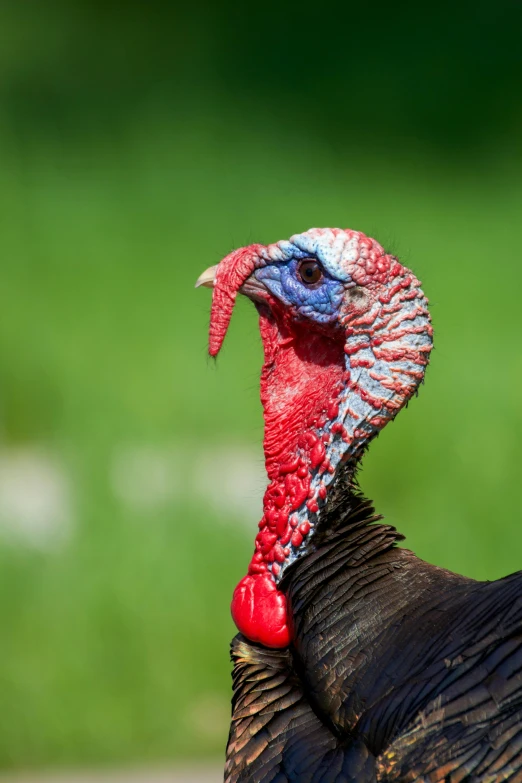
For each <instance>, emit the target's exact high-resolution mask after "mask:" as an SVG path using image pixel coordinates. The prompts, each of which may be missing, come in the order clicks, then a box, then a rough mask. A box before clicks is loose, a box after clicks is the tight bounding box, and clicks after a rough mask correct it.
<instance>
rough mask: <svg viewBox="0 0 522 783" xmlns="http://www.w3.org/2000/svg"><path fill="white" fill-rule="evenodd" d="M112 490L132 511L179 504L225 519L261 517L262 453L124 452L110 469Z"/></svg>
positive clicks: (239, 447)
mask: <svg viewBox="0 0 522 783" xmlns="http://www.w3.org/2000/svg"><path fill="white" fill-rule="evenodd" d="M110 483H111V487H112V491H113V493H114V495H115V497H117V498H118V499H119V501H120V502H121V503H123V504H124V505H125V506H127V507H128V508H131V509H132V510H134V511H138V512H148V511H154V510H158V509H161V508H165V507H168V506H169V505H172V504H173V503H174V502H179V501H181V502H183V503H187V504H189V505H193V506H194V505H196V506H197V505H201V504H202V503H203V504H204V505H206V506H209V507H210V508H212V509H213V510H214V511H217V512H218V513H219V516H220V517H228V516H230V517H232V519H233V521H234V522H236V521H237V519H240V520H244V521H245V524H247V525H249V526H250V525H251V524H252V519H253V518H260V516H261V505H262V497H263V491H264V488H265V486H266V476H265V471H264V467H263V461H262V457H261V453H260V452H257V451H254V450H253V449H251V448H249V447H248V446H245V445H243V444H235V445H228V446H224V447H221V448H216V447H214V448H212V447H205V448H204V449H201V450H199V449H195V448H194V447H193V446H192V447H190V446H187V447H181V446H179V445H178V446H172V447H168V446H167V447H165V446H153V445H150V444H149V445H133V446H125V447H123V446H122V447H120V448H119V449H118V450H117V451H116V452H115V454H114V456H113V459H112V464H111V467H110Z"/></svg>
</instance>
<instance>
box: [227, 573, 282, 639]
mask: <svg viewBox="0 0 522 783" xmlns="http://www.w3.org/2000/svg"><path fill="white" fill-rule="evenodd" d="M231 610H232V618H233V620H234V622H235V624H236V625H237V627H238V629H239V631H241V633H242V634H243V635H244V636H246V637H247V639H250V641H252V642H259V643H260V644H264V645H265V647H273V648H280V647H288V645H289V644H290V641H291V637H290V629H289V627H288V622H287V612H286V597H285V595H284V593H282V592H281V591H280V590H278V589H277V587H276V585H275V582H274V580H273V578H272V576H271V575H269V574H255V575H253V576H251V575H248V576H245V577H244V578H243V579H242V580H241V581H240V583H239V584H238V586H237V587H236V589H235V590H234V596H233V598H232V606H231Z"/></svg>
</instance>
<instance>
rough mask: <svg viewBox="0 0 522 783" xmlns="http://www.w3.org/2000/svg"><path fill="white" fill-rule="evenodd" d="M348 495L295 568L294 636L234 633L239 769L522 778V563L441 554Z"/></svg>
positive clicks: (238, 772) (329, 775)
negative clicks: (270, 638)
mask: <svg viewBox="0 0 522 783" xmlns="http://www.w3.org/2000/svg"><path fill="white" fill-rule="evenodd" d="M339 496H340V497H339ZM337 501H338V504H337V505H335V507H334V508H333V509H332V510H331V511H330V513H329V519H328V526H329V530H328V532H327V533H326V534H325V535H324V537H323V540H322V542H320V543H319V544H318V546H317V548H316V549H315V551H314V552H311V553H309V554H307V555H306V556H305V557H303V558H302V559H300V560H299V561H298V562H297V563H295V564H294V566H293V567H292V569H291V570H290V571H289V573H288V576H287V578H286V584H285V590H286V591H287V595H288V599H289V607H290V612H291V616H292V618H293V623H294V629H293V631H294V641H293V644H292V645H291V646H290V647H289V648H287V649H284V650H269V649H267V648H265V647H262V646H261V645H256V644H253V643H251V642H248V641H247V640H246V639H245V638H244V637H242V636H241V635H238V636H236V637H235V639H234V640H233V642H232V659H233V662H234V697H233V715H232V725H231V730H230V737H229V743H228V750H227V766H226V776H225V779H226V781H227V782H228V783H235V782H236V781H237V782H238V783H239V782H240V781H255V782H256V783H268V781H274V783H286V782H287V781H288V783H290V781H292V782H293V781H302V783H334V782H335V783H347V781H350V782H352V781H353V782H354V783H355V782H356V781H358V782H360V783H370V781H383V782H384V781H389V783H392V782H393V781H404V783H406V782H408V783H409V781H412V782H413V781H419V782H420V781H423V782H424V781H426V783H428V782H429V783H439V781H440V782H441V783H446V782H448V783H449V782H450V781H451V783H456V782H457V781H466V783H470V782H471V781H487V782H488V783H494V782H495V781H504V780H506V781H519V780H522V573H517V574H513V575H512V576H509V577H506V578H505V579H501V580H499V581H496V582H477V581H474V580H472V579H468V578H465V577H462V576H459V575H457V574H453V573H451V572H449V571H445V570H443V569H440V568H437V567H435V566H432V565H429V564H427V563H425V562H423V561H422V560H420V559H419V558H417V557H416V556H415V555H414V554H412V553H411V552H409V551H408V550H406V549H402V548H399V547H397V546H396V542H397V540H398V539H400V538H401V536H399V535H398V534H397V532H396V531H395V529H394V528H392V527H390V526H387V525H383V524H382V523H380V521H379V519H378V518H376V517H374V516H372V511H373V509H371V506H370V505H369V504H368V503H367V502H366V501H364V500H363V499H362V497H361V496H359V495H358V494H357V492H356V491H355V489H354V488H352V487H350V481H348V482H347V485H346V486H345V488H344V490H343V491H342V492H340V493H339V492H338V493H337Z"/></svg>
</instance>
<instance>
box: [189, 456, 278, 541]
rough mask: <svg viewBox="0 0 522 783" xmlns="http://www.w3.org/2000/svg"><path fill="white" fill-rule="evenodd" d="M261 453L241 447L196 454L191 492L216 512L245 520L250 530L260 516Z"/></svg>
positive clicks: (264, 475) (264, 482) (264, 476)
mask: <svg viewBox="0 0 522 783" xmlns="http://www.w3.org/2000/svg"><path fill="white" fill-rule="evenodd" d="M261 454H262V452H261V451H258V452H257V451H254V450H253V449H250V448H248V447H247V446H244V445H230V446H226V447H222V448H217V449H205V450H204V451H202V452H199V453H197V454H195V459H194V469H193V475H192V480H193V486H194V491H195V492H197V493H198V495H199V496H200V497H202V498H204V499H205V501H206V502H207V503H208V504H209V505H210V506H212V508H213V509H214V510H215V511H218V512H219V513H220V514H227V513H230V514H232V515H233V516H234V517H235V518H237V517H239V518H240V519H244V520H245V523H246V524H248V525H249V527H250V526H251V524H252V519H253V518H257V519H260V518H261V514H262V498H263V492H264V489H265V487H266V474H265V469H264V466H263V460H262V456H261Z"/></svg>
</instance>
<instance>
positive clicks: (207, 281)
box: [194, 264, 217, 288]
mask: <svg viewBox="0 0 522 783" xmlns="http://www.w3.org/2000/svg"><path fill="white" fill-rule="evenodd" d="M216 269H217V264H216V265H215V266H209V268H208V269H205V271H204V272H202V273H201V274H200V276H199V277H198V279H197V280H196V285H195V286H194V287H195V288H201V287H203V288H214V285H215V282H216Z"/></svg>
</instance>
